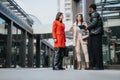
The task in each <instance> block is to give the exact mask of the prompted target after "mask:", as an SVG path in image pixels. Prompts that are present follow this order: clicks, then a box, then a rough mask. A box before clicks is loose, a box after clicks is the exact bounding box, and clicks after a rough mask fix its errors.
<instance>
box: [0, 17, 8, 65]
mask: <svg viewBox="0 0 120 80" xmlns="http://www.w3.org/2000/svg"><path fill="white" fill-rule="evenodd" d="M6 25H7V23H6V21H5V20H4V19H2V18H1V17H0V67H4V66H5V62H6V48H7V47H6V46H7V27H6Z"/></svg>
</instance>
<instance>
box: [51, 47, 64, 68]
mask: <svg viewBox="0 0 120 80" xmlns="http://www.w3.org/2000/svg"><path fill="white" fill-rule="evenodd" d="M64 50H65V48H55V52H54V55H53V68H62V62H63V57H64Z"/></svg>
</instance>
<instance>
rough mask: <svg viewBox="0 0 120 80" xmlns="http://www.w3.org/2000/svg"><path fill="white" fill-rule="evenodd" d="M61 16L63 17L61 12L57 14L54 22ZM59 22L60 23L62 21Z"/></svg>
mask: <svg viewBox="0 0 120 80" xmlns="http://www.w3.org/2000/svg"><path fill="white" fill-rule="evenodd" d="M61 15H63V13H62V12H58V13H57V15H56V18H55V20H59V19H60V16H61ZM60 22H61V23H62V20H61V21H60Z"/></svg>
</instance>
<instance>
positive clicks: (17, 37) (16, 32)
mask: <svg viewBox="0 0 120 80" xmlns="http://www.w3.org/2000/svg"><path fill="white" fill-rule="evenodd" d="M20 42H21V29H19V28H17V26H16V25H13V27H12V54H11V55H12V58H11V59H12V65H13V67H16V65H19V62H20V60H19V55H20Z"/></svg>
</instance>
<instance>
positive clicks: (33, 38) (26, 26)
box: [0, 0, 54, 68]
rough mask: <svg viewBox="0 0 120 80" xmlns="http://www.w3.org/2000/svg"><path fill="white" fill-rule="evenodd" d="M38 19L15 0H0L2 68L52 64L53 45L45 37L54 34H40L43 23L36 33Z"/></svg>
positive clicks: (0, 59) (0, 57)
mask: <svg viewBox="0 0 120 80" xmlns="http://www.w3.org/2000/svg"><path fill="white" fill-rule="evenodd" d="M36 21H37V20H35V18H33V17H32V16H31V15H28V14H27V13H26V12H25V11H24V10H23V9H22V8H21V7H20V6H19V5H18V4H17V3H16V2H15V1H14V0H0V67H6V68H10V67H16V66H19V67H48V66H51V64H52V63H50V61H51V59H52V57H49V56H52V53H54V52H53V47H52V46H51V45H50V44H49V43H48V42H47V41H46V40H44V39H47V38H49V37H51V34H46V33H45V34H41V32H42V30H41V25H37V27H38V28H39V27H40V28H39V31H38V32H39V33H38V32H36V30H37V29H35V27H36V26H35V23H36ZM39 23H40V22H39ZM51 62H52V61H51Z"/></svg>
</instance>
